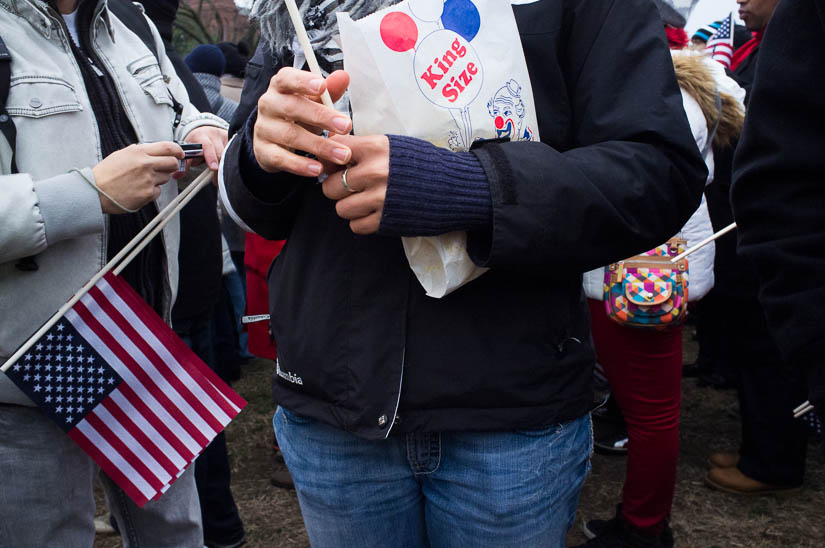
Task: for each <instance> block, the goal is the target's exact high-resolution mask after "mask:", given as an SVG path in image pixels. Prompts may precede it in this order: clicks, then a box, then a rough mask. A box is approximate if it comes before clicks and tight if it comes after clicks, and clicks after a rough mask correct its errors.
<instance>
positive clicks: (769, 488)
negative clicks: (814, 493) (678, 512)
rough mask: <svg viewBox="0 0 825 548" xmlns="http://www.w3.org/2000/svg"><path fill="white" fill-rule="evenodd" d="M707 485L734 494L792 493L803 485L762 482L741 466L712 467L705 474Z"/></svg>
mask: <svg viewBox="0 0 825 548" xmlns="http://www.w3.org/2000/svg"><path fill="white" fill-rule="evenodd" d="M705 485H707V486H708V487H711V488H713V489H716V490H719V491H723V492H725V493H731V494H734V495H790V494H791V493H796V492H797V491H799V490H800V489H802V486H797V487H782V486H779V485H769V484H767V483H762V482H761V481H757V480H755V479H753V478H749V477H748V476H746V475H745V474H743V473H742V472H741V471H740V470H739V468H736V467H733V468H712V469H711V470H710V471H709V472H708V473H707V475H706V476H705Z"/></svg>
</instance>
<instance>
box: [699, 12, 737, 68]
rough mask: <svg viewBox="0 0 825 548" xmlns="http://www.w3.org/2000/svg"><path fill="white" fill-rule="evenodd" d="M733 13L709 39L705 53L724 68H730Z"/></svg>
mask: <svg viewBox="0 0 825 548" xmlns="http://www.w3.org/2000/svg"><path fill="white" fill-rule="evenodd" d="M733 26H734V22H733V12H731V13H730V15H729V16H728V17H727V19H724V20H723V21H722V25H721V26H720V27H719V30H717V31H716V33H715V34H714V35H713V36H711V37H710V40H708V44H707V47H705V53H707V54H708V55H710V57H711V59H713V60H714V61H718V62H720V63H722V65H724V67H725V68H730V62H731V58H732V57H733Z"/></svg>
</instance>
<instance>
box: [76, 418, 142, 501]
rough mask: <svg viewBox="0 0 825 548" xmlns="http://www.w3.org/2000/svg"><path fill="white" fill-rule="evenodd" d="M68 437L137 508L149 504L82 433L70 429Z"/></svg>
mask: <svg viewBox="0 0 825 548" xmlns="http://www.w3.org/2000/svg"><path fill="white" fill-rule="evenodd" d="M68 435H69V437H70V438H71V439H72V441H74V442H75V443H76V444H77V445H78V447H80V448H81V449H82V450H83V451H84V452H85V453H86V454H87V455H89V456H90V457H91V458H92V460H93V461H95V463H97V465H98V466H100V469H101V470H103V471H104V472H106V474H107V475H108V476H109V477H110V478H112V480H113V481H114V482H115V483H117V485H118V487H120V488H121V489H123V490H124V491H125V492H126V494H127V495H129V497H130V498H131V499H132V500H133V501H135V504H137V505H138V507H143V505H144V504H146V503H147V502H149V499H148V498H147V497H146V496H145V495H144V494H143V492H142V491H141V490H140V489H138V488H137V487H136V486H135V484H133V483H132V482H131V481H130V480H129V478H128V477H126V475H125V474H124V473H123V472H121V471H120V470H118V468H117V467H116V466H115V465H114V464H113V463H112V461H110V460H109V459H108V457H106V455H104V454H103V452H102V451H101V450H100V449H98V447H97V446H96V445H95V444H94V443H92V442H91V440H89V438H87V437H86V436H85V435H84V434H83V432H81V431H80V430H78V429H77V428H72V429H71V430H69V432H68Z"/></svg>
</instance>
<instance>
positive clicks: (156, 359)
mask: <svg viewBox="0 0 825 548" xmlns="http://www.w3.org/2000/svg"><path fill="white" fill-rule="evenodd" d="M211 176H212V174H211V172H209V171H208V170H207V171H205V172H204V173H202V174H201V175H200V176H198V177H197V178H196V179H195V181H193V182H192V183H191V184H190V185H189V187H187V188H186V189H185V190H184V191H182V192H181V193H180V194H179V195H178V196H177V197H176V198H175V199H174V200H173V201H172V202H171V203H170V204H169V205H168V206H167V207H166V208H164V210H163V211H161V212H159V213H158V215H157V216H156V217H155V218H154V219H152V221H150V222H149V224H147V225H146V226H145V227H144V228H143V230H141V231H140V233H138V235H137V236H135V237H134V238H133V239H132V241H131V242H129V243H128V244H127V245H126V246H125V247H124V248H123V249H122V250H121V251H120V252H119V253H118V254H117V255H115V257H113V258H112V259H111V260H110V261H109V262H108V263H107V264H106V266H105V267H103V269H102V270H100V272H98V273H97V274H95V275H94V276H93V277H92V279H91V280H89V281H88V282H87V283H86V284H85V285H84V286H83V287H82V288H80V290H78V292H77V293H75V295H74V296H73V297H72V298H71V299H69V301H68V302H67V303H66V304H64V305H63V306H62V307H60V310H58V311H57V312H56V313H55V314H54V315H53V316H52V317H51V318H50V319H49V320H48V321H47V322H46V323H45V324H44V325H43V326H42V327H41V328H40V329H38V331H37V332H36V333H35V334H34V335H32V336H31V337H30V338H29V339H28V340H27V341H26V342H25V343H24V344H23V345H22V346H21V347H20V348H19V349H18V350H17V351H16V352H15V353H14V355H13V356H11V357H10V358H9V359H8V360H7V361H6V362H5V363H4V364H3V365H2V367H0V371H3V372H4V373H6V374H7V375H8V377H9V378H10V379H11V380H12V381H13V382H14V383H15V384H16V385H17V386H18V387H19V388H20V389H21V390H22V391H23V392H24V393H25V394H26V395H27V396H29V398H31V399H32V401H33V402H34V403H36V404H37V405H38V406H39V407H40V408H41V409H42V410H43V411H44V412H45V413H46V414H47V415H48V416H49V417H50V418H51V419H52V420H54V421H55V423H56V424H57V425H58V426H60V428H62V429H63V431H65V432H66V433H67V434H68V436H69V437H70V438H71V439H72V440H74V442H75V443H77V445H79V446H80V448H81V449H83V450H84V451H85V452H86V454H88V455H89V456H90V457H91V458H92V459H93V460H94V461H95V462H96V463H97V464H98V465H99V466H100V468H101V469H102V470H103V471H104V472H106V474H108V475H109V477H111V478H112V480H114V481H115V482H116V483H117V484H118V485H119V486H120V487H121V488H122V489H123V490H124V491H125V492H126V493H127V494H128V495H129V496H130V497H131V498H132V500H134V501H135V502H136V503H137V504H138V505H139V506H143V505H144V504H146V503H147V502H148V501H150V500H155V499H157V498H159V497H160V496H161V495H162V494H163V493H164V492H166V490H167V489H169V486H170V485H172V483H174V481H175V480H176V479H178V478H179V477H180V476H181V474H182V473H183V471H184V470H185V469H186V467H187V466H189V465H190V464H191V463H192V462H193V461H194V460H195V458H196V457H197V456H198V455H199V454H200V452H201V451H203V449H204V448H205V447H206V446H207V445H209V443H210V442H211V441H212V440H213V439H214V438H215V436H217V435H218V433H219V432H221V430H223V428H224V427H225V426H226V425H227V424H229V421H231V420H232V419H233V418H234V417H235V416H237V415H238V413H240V411H241V409H242V408H243V407H244V406H245V405H246V402H245V401H244V400H243V398H241V397H240V396H238V395H237V394H236V393H235V392H234V391H232V389H231V388H229V386H227V385H226V384H225V383H224V382H223V381H221V380H220V379H219V378H218V376H217V375H215V373H214V372H213V371H212V370H211V369H209V367H208V366H207V365H206V364H205V363H203V362H202V361H201V360H200V359H199V358H198V357H197V356H196V355H195V354H194V353H193V352H192V351H191V350H190V349H189V347H187V346H186V344H184V342H183V341H182V340H180V338H178V336H177V335H175V332H174V331H172V330H171V329H170V328H169V326H167V325H166V324H165V323H163V320H161V318H160V317H159V316H158V315H157V314H155V312H154V311H153V310H152V309H151V307H149V305H147V304H146V302H144V301H143V299H141V298H140V296H139V295H138V294H137V293H136V292H135V291H134V290H133V289H132V288H131V287H130V286H129V284H127V283H126V282H125V281H123V280H122V279H120V278H119V277H118V276H117V274H118V273H119V272H120V271H121V270H122V269H123V268H125V266H126V265H127V264H129V262H130V261H131V260H132V259H134V257H135V256H136V255H137V254H138V253H139V252H140V250H141V249H143V247H145V246H146V244H148V243H149V241H151V239H152V238H154V237H155V236H157V235H158V234H159V233H160V231H161V230H162V229H163V227H164V226H165V225H166V224H167V223H169V222H170V221H171V220H172V219H173V218H175V215H177V214H178V213H179V212H180V210H181V208H183V207H184V206H185V205H186V204H187V203H188V202H189V201H191V200H192V198H193V197H194V196H195V195H196V194H197V192H198V191H199V190H201V189H202V188H204V187H205V186H206V185H208V184H209V181H210V179H211ZM44 450H48V448H45V449H44Z"/></svg>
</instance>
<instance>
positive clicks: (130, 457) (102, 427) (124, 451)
mask: <svg viewBox="0 0 825 548" xmlns="http://www.w3.org/2000/svg"><path fill="white" fill-rule="evenodd" d="M85 419H86V422H88V423H89V424H90V425H91V426H92V427H93V428H94V429H95V430H97V432H98V434H100V435H101V436H102V437H103V438H104V439H105V440H106V441H107V442H109V445H111V446H112V447H113V448H114V450H115V451H117V452H118V453H119V454H120V456H121V457H123V459H124V460H125V461H126V462H128V463H129V464H130V465H131V467H132V468H134V469H135V471H136V472H137V473H138V474H139V475H140V477H142V478H143V479H144V480H145V481H146V483H148V484H149V485H151V486H152V488H153V489H156V490H160V488H161V487H163V486H164V485H166V482H164V481H161V479H160V478H158V477H157V476H156V475H155V473H154V472H152V470H151V468H149V467H148V466H146V464H145V463H144V462H143V461H141V460H140V459H139V458H138V456H137V455H135V454H134V452H132V450H131V449H129V447H128V446H127V445H126V444H125V443H123V441H122V440H121V439H120V437H119V436H118V435H117V434H115V433H114V432H113V431H112V429H111V428H109V425H107V424H106V423H105V422H103V421H102V420H101V419H100V417H98V416H97V415H96V414H95V412H94V411H92V412H91V413H89V414H87V415H86V417H85Z"/></svg>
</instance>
